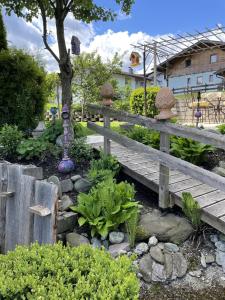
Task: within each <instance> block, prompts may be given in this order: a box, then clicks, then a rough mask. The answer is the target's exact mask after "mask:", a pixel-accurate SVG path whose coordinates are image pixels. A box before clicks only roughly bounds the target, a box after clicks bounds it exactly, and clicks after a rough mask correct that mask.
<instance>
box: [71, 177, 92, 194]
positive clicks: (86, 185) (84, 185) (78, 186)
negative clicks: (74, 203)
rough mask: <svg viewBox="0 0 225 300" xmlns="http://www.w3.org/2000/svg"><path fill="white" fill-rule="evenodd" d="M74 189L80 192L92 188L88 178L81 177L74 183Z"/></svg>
mask: <svg viewBox="0 0 225 300" xmlns="http://www.w3.org/2000/svg"><path fill="white" fill-rule="evenodd" d="M74 189H75V190H76V191H77V192H78V193H88V192H89V191H90V189H91V183H90V181H88V180H87V179H84V178H81V179H78V180H77V181H76V182H75V183H74Z"/></svg>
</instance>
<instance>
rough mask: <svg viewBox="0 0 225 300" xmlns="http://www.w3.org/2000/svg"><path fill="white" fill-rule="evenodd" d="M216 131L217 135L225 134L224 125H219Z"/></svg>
mask: <svg viewBox="0 0 225 300" xmlns="http://www.w3.org/2000/svg"><path fill="white" fill-rule="evenodd" d="M217 129H218V131H219V133H221V134H225V124H221V125H219V126H217Z"/></svg>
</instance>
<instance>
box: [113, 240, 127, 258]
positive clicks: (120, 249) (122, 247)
mask: <svg viewBox="0 0 225 300" xmlns="http://www.w3.org/2000/svg"><path fill="white" fill-rule="evenodd" d="M129 250H130V245H129V243H121V244H115V245H111V246H109V253H110V254H111V255H112V256H113V257H117V256H119V255H120V254H125V253H127V252H128V251H129Z"/></svg>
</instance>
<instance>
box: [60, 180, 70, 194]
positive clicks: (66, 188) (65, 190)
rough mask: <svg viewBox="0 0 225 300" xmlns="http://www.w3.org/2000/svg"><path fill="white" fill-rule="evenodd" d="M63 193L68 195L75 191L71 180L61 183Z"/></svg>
mask: <svg viewBox="0 0 225 300" xmlns="http://www.w3.org/2000/svg"><path fill="white" fill-rule="evenodd" d="M61 189H62V193H68V192H71V191H72V190H73V183H72V180H71V179H64V180H62V181H61Z"/></svg>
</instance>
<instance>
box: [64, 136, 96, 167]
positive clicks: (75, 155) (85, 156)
mask: <svg viewBox="0 0 225 300" xmlns="http://www.w3.org/2000/svg"><path fill="white" fill-rule="evenodd" d="M69 155H70V157H71V158H72V159H73V160H74V161H75V163H76V164H78V165H82V164H86V163H87V162H89V161H91V160H92V159H93V151H92V148H91V146H90V145H88V144H86V140H85V138H78V139H75V140H73V142H72V143H71V145H70V148H69Z"/></svg>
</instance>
